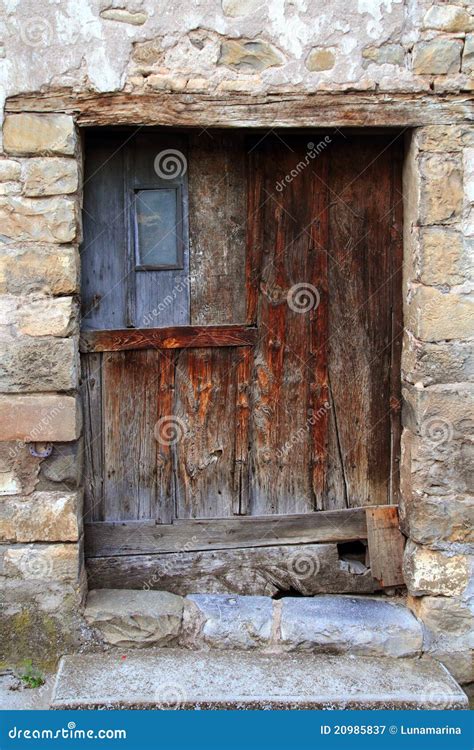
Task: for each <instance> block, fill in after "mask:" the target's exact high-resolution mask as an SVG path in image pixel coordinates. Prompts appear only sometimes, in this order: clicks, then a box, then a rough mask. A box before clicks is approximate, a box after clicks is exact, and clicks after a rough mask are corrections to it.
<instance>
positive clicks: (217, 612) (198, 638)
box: [181, 594, 273, 649]
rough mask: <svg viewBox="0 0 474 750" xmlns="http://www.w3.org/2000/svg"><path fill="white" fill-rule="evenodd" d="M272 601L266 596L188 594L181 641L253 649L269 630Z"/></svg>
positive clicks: (265, 641)
mask: <svg viewBox="0 0 474 750" xmlns="http://www.w3.org/2000/svg"><path fill="white" fill-rule="evenodd" d="M272 614H273V601H272V599H270V597H268V596H237V595H236V596H227V595H225V594H190V595H189V596H187V597H186V606H185V611H184V620H183V635H182V638H181V642H182V643H183V644H184V645H187V646H192V647H194V648H202V647H203V646H210V647H212V648H218V649H232V648H242V649H252V648H257V647H260V646H265V645H267V644H268V643H269V642H270V638H271V634H272Z"/></svg>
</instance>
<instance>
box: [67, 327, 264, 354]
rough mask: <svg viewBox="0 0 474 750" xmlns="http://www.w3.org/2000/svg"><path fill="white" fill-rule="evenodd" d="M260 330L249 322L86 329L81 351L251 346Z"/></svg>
mask: <svg viewBox="0 0 474 750" xmlns="http://www.w3.org/2000/svg"><path fill="white" fill-rule="evenodd" d="M256 339H257V330H256V329H255V328H252V327H250V326H237V325H222V326H174V327H171V328H120V329H117V330H102V331H83V332H82V334H81V340H80V346H81V351H82V352H118V351H132V350H134V349H198V348H202V347H206V348H207V347H210V346H252V345H253V344H255V341H256Z"/></svg>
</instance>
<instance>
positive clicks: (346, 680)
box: [51, 648, 467, 709]
mask: <svg viewBox="0 0 474 750" xmlns="http://www.w3.org/2000/svg"><path fill="white" fill-rule="evenodd" d="M51 708H53V709H97V708H100V709H130V708H137V709H147V708H150V709H153V708H163V709H169V708H173V709H180V708H182V709H329V708H330V709H372V708H377V709H461V708H467V696H466V695H465V693H464V692H463V691H462V690H461V688H460V687H459V686H458V684H457V683H456V682H455V681H454V680H453V678H452V677H451V676H450V675H449V673H448V672H447V670H446V669H445V668H444V667H442V666H441V665H440V664H439V663H438V662H435V661H433V660H431V659H428V658H427V659H391V658H388V657H385V658H373V657H372V658H368V657H350V656H326V655H318V654H301V653H292V654H269V653H266V654H265V653H262V652H260V651H253V652H248V651H247V652H242V651H241V652H238V651H226V652H224V651H215V650H213V651H189V650H186V649H173V648H166V649H152V650H150V651H147V652H139V651H136V650H135V651H132V652H125V653H123V654H121V655H118V654H110V653H109V654H89V655H84V654H82V655H74V656H65V657H63V658H62V659H61V662H60V667H59V671H58V675H57V678H56V684H55V687H54V692H53V697H52V702H51Z"/></svg>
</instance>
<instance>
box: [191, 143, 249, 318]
mask: <svg viewBox="0 0 474 750" xmlns="http://www.w3.org/2000/svg"><path fill="white" fill-rule="evenodd" d="M245 166H246V151H245V144H244V136H243V134H241V133H228V132H227V133H226V132H214V133H212V134H210V133H205V132H202V131H201V132H197V133H191V134H190V136H189V169H188V178H189V229H190V243H191V267H190V280H191V323H192V324H193V325H208V324H215V323H220V324H223V323H243V322H245V227H246V208H247V206H246V204H247V196H246V193H247V180H246V170H245Z"/></svg>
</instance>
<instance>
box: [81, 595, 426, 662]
mask: <svg viewBox="0 0 474 750" xmlns="http://www.w3.org/2000/svg"><path fill="white" fill-rule="evenodd" d="M85 617H86V620H87V622H88V623H89V625H91V626H93V627H95V628H97V629H98V630H99V631H100V633H101V635H102V637H103V639H104V640H105V641H106V642H107V643H109V644H111V645H114V646H119V647H122V648H128V647H131V646H140V647H143V646H158V647H162V646H176V645H180V646H185V647H188V648H196V649H202V648H216V649H244V650H247V649H255V648H261V649H266V650H268V649H272V650H279V651H282V652H284V651H311V652H314V653H332V654H344V653H347V654H353V655H360V656H393V657H409V656H417V655H419V654H420V653H421V650H422V645H423V633H422V628H421V625H420V623H419V622H418V620H417V619H416V618H415V617H414V615H413V614H412V613H411V612H410V611H409V610H408V609H407V608H406V607H405V606H403V604H401V603H400V602H397V601H394V600H393V599H388V598H384V597H376V596H347V595H337V596H331V595H324V596H316V597H294V598H292V597H288V598H284V599H280V600H274V599H271V598H270V597H266V596H237V595H235V596H233V595H228V594H192V595H189V596H187V597H184V598H183V597H180V596H176V595H175V594H169V593H167V592H163V591H131V590H130V591H129V590H117V591H115V590H111V589H100V590H97V591H92V592H91V593H90V595H89V598H88V601H87V607H86V610H85Z"/></svg>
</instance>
